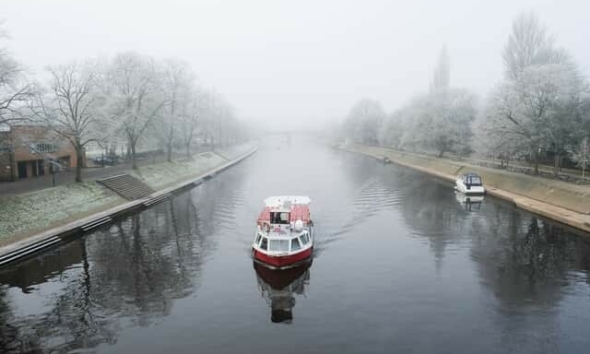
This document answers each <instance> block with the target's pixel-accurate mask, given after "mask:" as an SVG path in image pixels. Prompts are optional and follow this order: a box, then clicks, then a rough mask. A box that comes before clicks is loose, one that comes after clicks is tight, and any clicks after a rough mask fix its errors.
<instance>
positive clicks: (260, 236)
mask: <svg viewBox="0 0 590 354" xmlns="http://www.w3.org/2000/svg"><path fill="white" fill-rule="evenodd" d="M261 238H262V235H261V234H260V233H259V234H258V235H257V236H256V241H254V243H255V244H257V245H258V244H260V239H261Z"/></svg>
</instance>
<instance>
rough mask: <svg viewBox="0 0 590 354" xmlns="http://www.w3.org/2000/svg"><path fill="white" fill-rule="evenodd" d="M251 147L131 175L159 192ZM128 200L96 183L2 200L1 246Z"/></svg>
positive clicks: (203, 156)
mask: <svg viewBox="0 0 590 354" xmlns="http://www.w3.org/2000/svg"><path fill="white" fill-rule="evenodd" d="M249 149H251V146H245V145H241V146H237V147H230V148H227V149H225V150H220V151H219V154H217V153H210V152H206V153H202V154H198V155H195V156H193V157H192V158H190V159H182V160H177V161H173V162H165V163H159V164H155V165H151V166H143V167H141V168H140V170H139V171H137V172H132V174H134V175H135V176H136V177H139V178H140V179H142V180H143V181H144V182H145V183H147V184H148V185H149V186H150V187H152V188H153V189H156V190H159V189H163V188H166V187H170V186H172V185H174V184H177V183H180V182H183V181H185V180H188V179H189V178H195V177H197V176H199V175H201V174H203V173H205V172H207V171H210V170H212V169H214V168H215V167H218V166H221V165H222V164H224V163H227V162H228V159H234V158H236V157H238V156H241V155H243V154H244V153H246V152H247V151H249ZM124 201H125V200H124V199H123V198H121V197H119V196H117V195H116V194H114V193H112V192H110V191H108V190H107V189H105V188H104V187H102V186H101V185H99V184H97V183H96V182H85V183H72V184H68V185H63V186H59V187H54V188H47V189H43V190H39V191H34V192H29V193H24V194H20V195H14V196H9V197H2V198H0V246H3V245H6V244H9V243H11V242H15V241H17V240H20V239H22V238H25V237H28V236H31V235H33V234H35V233H39V232H43V231H44V230H47V229H50V228H53V227H57V226H59V225H64V224H66V223H68V222H71V221H75V220H77V219H81V218H83V217H86V216H89V215H92V214H93V213H97V212H99V211H102V210H105V209H107V208H110V207H113V206H115V205H118V204H121V203H123V202H124Z"/></svg>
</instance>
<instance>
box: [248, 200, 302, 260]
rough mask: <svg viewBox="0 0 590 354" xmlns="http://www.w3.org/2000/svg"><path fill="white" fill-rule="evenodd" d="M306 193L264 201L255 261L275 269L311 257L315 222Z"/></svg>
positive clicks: (254, 250)
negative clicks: (312, 219)
mask: <svg viewBox="0 0 590 354" xmlns="http://www.w3.org/2000/svg"><path fill="white" fill-rule="evenodd" d="M310 203H311V199H309V197H306V196H278V197H268V198H266V199H265V200H264V205H265V206H264V209H263V210H262V212H261V213H260V216H259V217H258V229H257V231H256V236H255V237H254V242H253V243H252V254H253V257H254V260H256V261H258V262H261V263H264V264H266V265H268V266H270V267H273V268H287V267H292V266H295V265H297V264H300V263H302V262H304V261H306V260H309V259H310V258H311V256H312V252H313V223H312V221H311V215H310V212H309V204H310Z"/></svg>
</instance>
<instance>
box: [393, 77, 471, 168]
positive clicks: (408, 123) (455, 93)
mask: <svg viewBox="0 0 590 354" xmlns="http://www.w3.org/2000/svg"><path fill="white" fill-rule="evenodd" d="M399 114H400V115H402V116H403V117H404V118H403V119H404V126H405V128H406V129H405V131H404V134H403V136H402V138H401V144H402V146H405V147H410V148H414V149H417V150H434V151H436V152H437V153H438V156H439V157H442V156H443V155H444V153H445V152H457V153H463V152H465V151H466V150H467V149H468V147H469V146H470V139H471V122H472V121H473V120H474V118H475V114H476V101H475V96H474V95H473V94H471V93H470V92H468V91H466V90H463V89H453V88H441V89H438V90H433V91H431V92H430V93H428V94H423V95H420V96H418V97H416V98H414V99H413V100H412V101H411V103H410V104H409V105H408V106H406V107H404V108H403V109H402V110H401V111H400V113H399Z"/></svg>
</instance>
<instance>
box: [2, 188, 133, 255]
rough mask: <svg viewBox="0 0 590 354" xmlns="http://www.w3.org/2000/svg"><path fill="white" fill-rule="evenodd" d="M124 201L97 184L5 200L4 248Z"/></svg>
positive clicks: (21, 195)
mask: <svg viewBox="0 0 590 354" xmlns="http://www.w3.org/2000/svg"><path fill="white" fill-rule="evenodd" d="M121 201H123V199H122V198H120V197H118V196H117V195H114V194H112V193H109V192H107V191H106V190H105V189H103V188H102V187H101V186H99V185H98V184H96V183H95V182H86V183H72V184H68V185H63V186H59V187H53V188H47V189H42V190H38V191H34V192H30V193H25V194H20V195H14V196H9V197H6V198H2V201H1V202H0V244H5V243H7V242H10V241H13V238H14V237H15V236H18V235H23V234H26V233H27V232H33V231H36V230H42V229H44V228H48V227H51V226H53V225H54V224H56V223H58V222H61V221H64V220H69V219H72V218H74V217H76V216H80V215H84V214H87V213H89V212H92V211H95V210H96V211H98V210H100V209H102V208H104V207H106V206H109V205H113V204H114V203H117V202H121Z"/></svg>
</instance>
